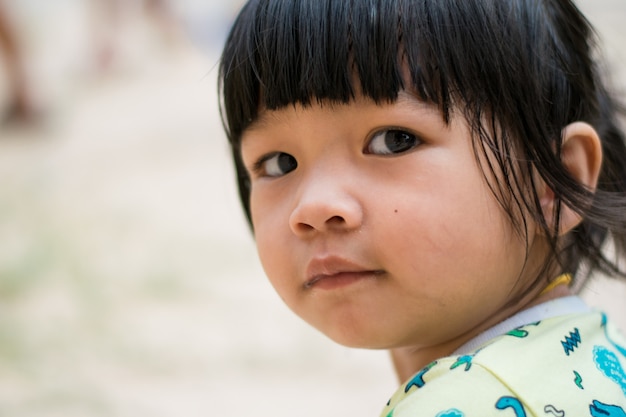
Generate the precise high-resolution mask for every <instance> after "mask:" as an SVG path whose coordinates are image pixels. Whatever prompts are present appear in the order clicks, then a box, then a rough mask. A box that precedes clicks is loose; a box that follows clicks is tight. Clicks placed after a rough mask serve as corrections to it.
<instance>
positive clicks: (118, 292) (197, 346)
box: [0, 0, 626, 417]
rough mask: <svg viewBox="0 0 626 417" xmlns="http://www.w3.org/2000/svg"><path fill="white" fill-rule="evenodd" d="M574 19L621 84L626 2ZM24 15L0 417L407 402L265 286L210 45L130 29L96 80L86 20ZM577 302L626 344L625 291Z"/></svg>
mask: <svg viewBox="0 0 626 417" xmlns="http://www.w3.org/2000/svg"><path fill="white" fill-rule="evenodd" d="M30 3H31V4H32V3H33V1H32V0H31V1H30ZM65 3H67V4H70V3H69V0H66V1H65ZM581 4H582V6H583V7H584V9H585V10H588V11H589V13H590V17H591V19H592V20H593V21H594V22H595V23H597V24H598V27H599V29H600V32H601V34H602V35H603V37H605V38H606V40H607V50H608V51H609V53H610V55H611V56H612V57H613V64H614V66H615V67H616V68H618V69H621V68H624V67H626V65H624V64H626V51H625V47H624V45H626V27H625V26H624V25H623V21H624V20H625V18H626V1H625V0H586V1H584V2H582V3H581ZM48 7H50V6H48ZM32 10H33V9H32V8H31V9H28V10H26V9H25V10H22V15H21V17H20V18H21V19H22V21H23V22H24V23H25V25H26V26H27V27H28V28H29V29H28V30H25V33H26V34H27V35H28V39H29V41H28V42H30V43H29V44H30V45H31V46H32V50H33V52H32V55H33V57H34V60H35V61H36V62H37V65H36V66H35V67H36V69H35V70H33V73H34V76H35V79H36V80H37V83H38V85H39V86H40V89H41V90H40V91H41V93H42V96H43V99H42V101H43V102H44V103H45V104H46V105H47V109H48V113H47V120H46V122H45V123H43V124H42V125H40V126H35V127H33V126H30V127H25V126H10V127H8V128H7V127H5V128H4V129H2V130H0V190H1V191H0V193H1V194H0V195H1V196H2V197H1V198H0V236H2V238H1V239H0V416H2V417H4V416H10V417H31V416H32V417H34V416H37V417H54V416H63V417H72V416H81V417H83V416H116V417H117V416H119V417H122V416H129V417H130V416H133V417H138V416H139V417H141V416H146V417H147V416H150V417H161V416H163V417H166V416H167V417H170V416H179V415H184V416H186V417H194V416H208V415H219V416H242V415H243V416H245V415H261V416H265V415H272V416H275V417H279V416H293V415H297V416H299V417H307V416H311V417H312V416H317V415H337V416H340V415H342V416H345V415H347V416H366V415H371V416H375V415H377V413H378V411H379V410H380V409H381V407H382V405H383V403H384V402H385V401H386V400H387V398H388V396H389V395H390V394H391V393H392V392H393V391H394V390H395V387H396V382H395V379H394V376H393V375H392V373H391V370H390V367H389V364H388V360H387V355H386V354H385V353H384V352H370V351H361V350H352V349H347V348H343V347H340V346H337V345H335V344H333V343H332V342H330V341H328V340H327V339H325V338H324V337H323V336H321V335H319V334H318V333H317V332H315V331H313V330H311V329H309V328H308V327H307V326H306V325H304V324H303V323H301V322H300V321H299V320H298V319H297V318H295V317H293V315H292V314H291V313H290V312H289V311H287V309H286V308H285V307H284V306H283V305H282V304H281V302H280V301H279V299H278V297H277V296H276V295H275V294H274V293H273V291H272V290H271V288H270V286H269V284H267V282H266V280H265V278H264V277H263V273H262V271H261V268H260V267H259V264H258V261H257V258H256V255H255V251H254V246H253V242H252V239H251V237H250V235H249V233H248V231H247V229H246V226H245V223H244V220H243V216H242V214H241V211H240V209H239V205H238V202H237V198H236V193H235V189H234V181H233V176H232V169H231V163H230V160H229V159H228V153H227V148H226V144H225V139H224V137H223V134H222V131H221V126H220V123H219V118H218V111H217V105H216V92H215V76H216V74H215V72H216V71H215V65H216V63H217V48H216V47H215V44H213V43H210V42H207V41H206V39H205V40H204V41H202V39H204V38H202V36H201V35H198V36H199V38H201V39H200V40H198V39H199V38H194V36H192V39H194V41H193V42H190V41H188V40H186V41H182V40H181V41H179V42H174V43H171V42H170V43H168V44H167V45H166V46H163V45H162V42H159V39H160V38H159V37H158V36H155V35H154V33H152V32H151V30H150V29H146V28H142V27H139V28H136V27H135V28H134V29H132V30H130V32H129V33H132V35H133V37H132V41H131V42H128V43H127V45H126V47H125V48H126V50H125V52H124V54H125V55H124V59H123V60H122V63H121V64H120V65H119V66H117V67H116V68H114V69H113V70H112V71H110V72H109V73H107V74H100V75H95V74H94V73H93V71H91V70H90V69H89V68H88V67H89V65H87V64H85V62H86V61H85V60H84V59H82V58H81V59H78V58H77V57H81V56H82V55H81V54H84V53H85V50H86V49H85V43H84V34H85V32H84V27H82V26H81V24H80V23H77V22H79V21H78V20H76V19H78V17H79V16H78V14H77V12H76V11H75V10H74V9H71V8H69V7H65V8H59V10H58V11H55V13H53V14H52V15H50V12H51V10H48V11H47V12H46V13H48V14H44V13H33V11H32ZM50 16H52V18H51V17H50ZM211 16H213V15H210V14H209V15H205V17H206V18H207V19H208V20H211V19H213V20H212V21H213V23H215V22H216V20H215V19H214V16H213V17H211ZM44 17H45V18H44ZM196 20H201V19H200V18H196ZM192 23H193V24H192V25H191V26H192V27H193V28H195V32H194V31H193V30H191V31H190V32H193V33H196V35H197V34H198V33H202V27H200V29H199V28H198V22H197V21H196V22H195V23H194V22H192ZM194 25H195V26H194ZM59 33H61V34H62V36H60V37H59V38H58V39H56V38H54V37H53V34H56V35H58V34H59ZM205 35H206V34H205ZM81 36H82V37H81ZM206 36H208V35H206ZM77 39H83V40H82V41H77ZM129 39H131V38H129ZM0 79H1V78H0ZM618 79H619V80H621V81H620V84H621V85H626V83H624V82H623V81H624V80H625V79H626V72H622V73H619V77H618ZM2 82H4V81H1V82H0V92H2V91H3V88H4V91H6V88H7V86H6V83H5V84H4V85H3V84H2ZM0 97H2V95H1V94H0ZM0 103H1V102H0ZM586 297H587V298H588V299H590V300H591V302H592V303H596V304H602V305H605V306H606V307H607V309H608V310H610V311H611V312H612V314H613V315H614V316H615V318H617V319H618V320H619V321H620V323H621V326H622V327H623V328H624V329H626V320H625V319H626V310H625V309H624V307H623V305H624V300H626V290H625V289H624V286H622V285H614V284H611V283H608V284H607V283H605V282H598V283H592V284H590V285H589V287H588V288H587V289H586Z"/></svg>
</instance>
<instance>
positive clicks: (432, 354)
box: [390, 285, 572, 383]
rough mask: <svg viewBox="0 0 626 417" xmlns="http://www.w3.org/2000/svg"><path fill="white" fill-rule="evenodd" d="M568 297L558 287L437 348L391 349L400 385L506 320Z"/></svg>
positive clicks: (564, 291) (563, 289)
mask: <svg viewBox="0 0 626 417" xmlns="http://www.w3.org/2000/svg"><path fill="white" fill-rule="evenodd" d="M570 295H572V292H571V291H570V289H569V288H568V287H567V286H565V285H559V286H556V287H554V288H552V289H550V291H547V292H544V293H541V294H540V295H539V296H537V295H534V296H532V298H530V300H527V301H526V302H522V303H519V304H518V305H516V306H515V307H512V308H509V309H505V310H503V311H502V312H501V314H498V315H495V316H494V318H492V319H490V320H488V321H485V322H484V323H482V324H481V325H480V326H477V327H476V328H474V329H472V330H470V331H469V332H467V333H466V334H464V335H461V336H460V337H458V338H455V339H454V340H450V341H448V342H445V343H442V344H439V345H437V346H428V347H423V346H420V347H415V346H406V347H399V348H394V349H391V350H390V353H391V359H392V362H393V366H394V369H395V372H396V375H397V377H398V379H399V381H400V383H402V382H404V381H406V380H408V379H409V378H410V377H411V376H412V375H414V374H415V373H416V372H418V371H419V370H421V369H422V368H424V367H425V366H426V365H428V364H429V363H431V362H432V361H434V360H436V359H439V358H442V357H445V356H449V355H451V354H452V353H453V352H454V351H455V350H457V349H458V348H459V347H461V346H463V345H464V344H465V343H467V342H469V341H470V340H471V339H473V338H474V337H476V336H478V335H479V334H480V333H482V332H484V331H485V330H487V329H489V328H491V327H493V326H495V325H496V324H498V323H499V322H501V321H503V320H505V319H506V318H508V317H511V316H513V315H515V314H516V313H518V312H520V311H522V310H525V309H528V308H531V307H533V306H536V305H539V304H542V303H545V302H547V301H550V300H554V299H556V298H561V297H567V296H570Z"/></svg>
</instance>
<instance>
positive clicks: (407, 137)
mask: <svg viewBox="0 0 626 417" xmlns="http://www.w3.org/2000/svg"><path fill="white" fill-rule="evenodd" d="M381 134H384V135H385V137H383V138H384V139H385V142H384V144H382V145H383V146H387V147H389V146H390V145H391V146H395V148H396V149H395V150H394V149H391V150H390V151H389V152H386V151H381V150H380V149H379V150H378V152H375V151H373V148H372V144H373V143H374V140H375V139H376V138H378V137H381V136H380V135H381ZM388 134H393V135H394V136H393V137H391V138H390V139H391V140H392V141H394V142H392V143H389V142H388V139H389V138H387V137H386V136H387V135H388ZM422 143H423V141H422V139H421V138H420V137H419V136H418V135H416V134H414V133H411V132H409V131H408V130H406V129H403V128H386V129H381V130H378V131H376V132H375V133H374V134H373V135H371V136H370V137H369V139H368V140H367V143H366V146H365V148H364V149H363V152H364V153H365V154H367V155H380V156H391V155H401V154H403V153H405V152H408V151H410V150H412V149H414V148H415V147H417V146H419V145H420V144H422ZM274 157H277V158H278V159H277V160H276V165H277V167H276V168H278V169H280V164H281V160H280V158H281V157H287V158H288V159H287V160H285V159H284V158H283V160H282V162H287V163H290V164H291V166H289V167H287V169H288V171H286V172H284V173H278V174H271V173H268V167H267V163H268V162H269V161H271V160H272V158H274ZM297 167H298V161H297V160H296V159H295V158H294V157H293V156H292V155H289V154H288V153H285V152H272V153H269V154H266V155H264V156H262V157H261V158H259V160H258V161H256V162H255V163H254V165H253V166H252V172H253V173H254V174H255V175H256V176H258V177H269V178H278V177H282V176H284V175H287V174H288V173H290V172H291V171H293V170H295V169H296V168H297Z"/></svg>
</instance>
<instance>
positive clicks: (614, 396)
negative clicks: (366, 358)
mask: <svg viewBox="0 0 626 417" xmlns="http://www.w3.org/2000/svg"><path fill="white" fill-rule="evenodd" d="M428 416H430V417H473V416H475V417H488V416H494V417H500V416H501V417H526V416H537V417H546V416H547V417H568V416H569V417H581V416H592V417H599V416H603V417H626V339H624V337H623V336H622V335H621V334H619V332H618V331H617V329H615V328H614V327H613V326H612V324H611V323H610V322H608V321H607V318H606V316H605V315H604V314H602V313H600V312H585V313H576V314H568V315H564V316H558V317H553V318H549V319H545V320H541V321H538V322H535V323H532V324H528V325H525V326H522V327H518V328H515V329H514V330H511V331H509V332H507V333H506V334H503V335H500V336H497V337H495V338H493V339H491V340H489V341H487V342H486V343H485V344H483V345H482V346H481V347H478V348H477V349H476V350H473V351H472V352H470V353H468V354H465V355H458V356H452V357H447V358H443V359H440V360H437V361H435V362H433V363H431V364H429V365H428V366H426V367H425V368H424V369H423V370H421V371H420V372H418V373H417V374H416V375H415V376H414V377H413V378H411V379H410V380H409V381H407V382H406V383H405V384H404V385H403V386H402V387H400V388H399V389H398V391H397V392H396V393H395V394H394V395H393V397H392V398H391V400H390V401H389V403H388V405H387V406H386V407H385V409H384V410H383V412H382V414H381V417H428Z"/></svg>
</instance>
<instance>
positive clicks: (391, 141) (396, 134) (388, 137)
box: [385, 130, 415, 152]
mask: <svg viewBox="0 0 626 417" xmlns="http://www.w3.org/2000/svg"><path fill="white" fill-rule="evenodd" d="M414 144H415V136H413V135H411V134H409V133H406V132H403V131H401V130H390V131H388V132H387V133H386V134H385V145H387V148H389V150H390V151H391V152H402V151H406V150H407V149H410V148H411V147H412V146H413V145H414Z"/></svg>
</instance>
